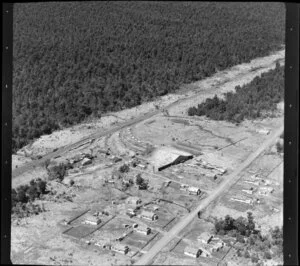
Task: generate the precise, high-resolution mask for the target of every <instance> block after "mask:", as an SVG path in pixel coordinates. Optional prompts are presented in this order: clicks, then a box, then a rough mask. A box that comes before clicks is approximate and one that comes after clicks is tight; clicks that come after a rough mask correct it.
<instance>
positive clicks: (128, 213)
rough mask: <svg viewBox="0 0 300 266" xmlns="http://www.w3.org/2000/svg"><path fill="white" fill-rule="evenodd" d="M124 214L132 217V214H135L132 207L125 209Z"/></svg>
mask: <svg viewBox="0 0 300 266" xmlns="http://www.w3.org/2000/svg"><path fill="white" fill-rule="evenodd" d="M126 214H127V215H128V216H129V217H130V218H132V217H133V216H135V215H136V213H135V211H134V209H127V211H126Z"/></svg>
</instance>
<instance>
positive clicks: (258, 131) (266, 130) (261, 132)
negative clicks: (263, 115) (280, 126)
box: [256, 128, 270, 135]
mask: <svg viewBox="0 0 300 266" xmlns="http://www.w3.org/2000/svg"><path fill="white" fill-rule="evenodd" d="M256 132H257V133H259V134H264V135H268V134H269V133H270V130H269V129H266V128H261V129H257V130H256Z"/></svg>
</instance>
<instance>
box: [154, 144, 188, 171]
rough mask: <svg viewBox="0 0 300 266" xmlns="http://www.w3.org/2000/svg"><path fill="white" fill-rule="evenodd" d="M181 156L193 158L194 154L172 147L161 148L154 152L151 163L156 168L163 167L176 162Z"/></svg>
mask: <svg viewBox="0 0 300 266" xmlns="http://www.w3.org/2000/svg"><path fill="white" fill-rule="evenodd" d="M179 156H184V157H186V156H193V155H192V154H190V153H188V152H185V151H181V150H178V149H175V148H173V147H170V146H164V147H160V148H158V149H155V150H154V151H153V152H152V155H151V157H150V159H149V161H150V162H151V163H152V164H153V165H154V166H156V167H161V166H164V165H167V164H170V163H172V162H174V161H175V160H176V159H177V158H178V157H179Z"/></svg>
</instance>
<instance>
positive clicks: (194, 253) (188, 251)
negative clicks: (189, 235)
mask: <svg viewBox="0 0 300 266" xmlns="http://www.w3.org/2000/svg"><path fill="white" fill-rule="evenodd" d="M184 254H185V255H187V256H190V257H193V258H198V257H199V256H200V254H201V250H200V249H199V248H193V247H190V246H187V247H186V248H185V249H184Z"/></svg>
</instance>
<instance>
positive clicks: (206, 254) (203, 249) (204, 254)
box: [199, 247, 211, 258]
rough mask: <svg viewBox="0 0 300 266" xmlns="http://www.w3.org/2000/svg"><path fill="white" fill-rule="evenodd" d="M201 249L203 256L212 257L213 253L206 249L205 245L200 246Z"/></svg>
mask: <svg viewBox="0 0 300 266" xmlns="http://www.w3.org/2000/svg"><path fill="white" fill-rule="evenodd" d="M199 249H200V252H201V253H200V255H201V257H206V258H207V257H211V253H210V252H209V251H208V250H206V249H205V248H204V247H200V248H199Z"/></svg>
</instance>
